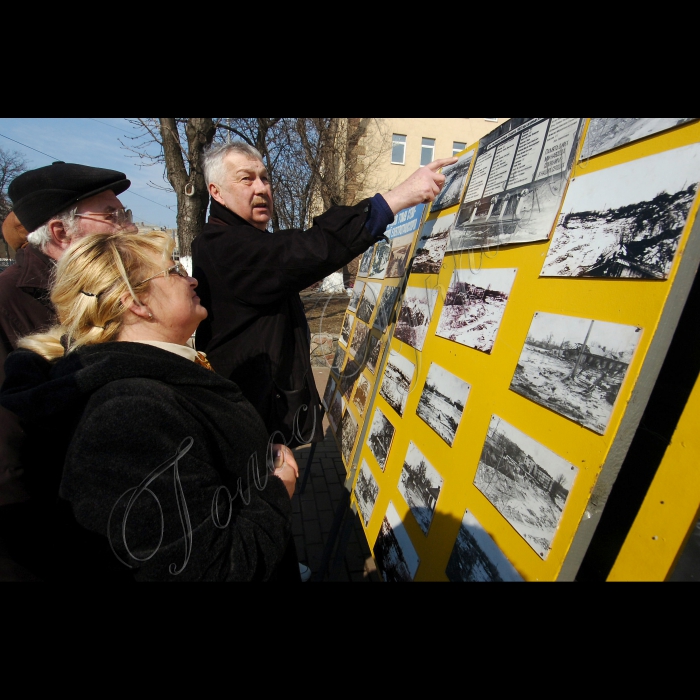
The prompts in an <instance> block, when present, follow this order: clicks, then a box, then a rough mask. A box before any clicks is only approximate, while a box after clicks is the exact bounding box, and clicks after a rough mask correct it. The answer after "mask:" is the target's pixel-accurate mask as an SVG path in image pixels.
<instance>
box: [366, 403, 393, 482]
mask: <svg viewBox="0 0 700 700" xmlns="http://www.w3.org/2000/svg"><path fill="white" fill-rule="evenodd" d="M395 432H396V431H395V428H394V426H393V425H392V424H391V421H390V420H389V419H388V418H387V417H386V416H385V415H384V414H383V413H382V412H381V411H380V410H379V409H378V408H376V409H375V410H374V418H373V419H372V425H371V426H370V428H369V434H368V435H367V447H369V449H370V452H371V453H372V454H373V455H374V458H375V459H376V460H377V464H378V465H379V468H380V469H381V470H382V471H384V469H385V467H386V460H387V458H388V457H389V450H390V449H391V443H392V441H393V440H394V433H395Z"/></svg>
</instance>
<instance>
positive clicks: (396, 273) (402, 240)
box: [385, 232, 415, 278]
mask: <svg viewBox="0 0 700 700" xmlns="http://www.w3.org/2000/svg"><path fill="white" fill-rule="evenodd" d="M414 237H415V232H414V233H409V234H408V235H407V236H401V237H399V238H394V239H393V240H392V241H391V255H390V256H389V264H388V265H387V268H386V275H385V277H386V278H389V277H403V276H404V274H405V273H406V261H407V260H408V255H409V253H410V252H411V246H412V245H413V238H414Z"/></svg>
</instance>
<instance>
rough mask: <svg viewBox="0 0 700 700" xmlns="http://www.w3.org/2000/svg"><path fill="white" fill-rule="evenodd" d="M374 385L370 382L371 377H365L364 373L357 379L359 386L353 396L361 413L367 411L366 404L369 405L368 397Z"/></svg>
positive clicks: (353, 400)
mask: <svg viewBox="0 0 700 700" xmlns="http://www.w3.org/2000/svg"><path fill="white" fill-rule="evenodd" d="M371 389H372V385H371V384H370V383H369V379H367V377H365V375H364V374H361V375H360V378H359V379H358V380H357V388H356V389H355V395H354V396H353V398H352V402H353V403H354V404H355V408H357V411H358V413H359V414H360V415H362V414H363V413H364V412H365V406H366V405H367V399H368V398H369V394H370V391H371Z"/></svg>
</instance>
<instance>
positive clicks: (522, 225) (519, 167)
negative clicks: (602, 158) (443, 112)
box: [450, 117, 583, 251]
mask: <svg viewBox="0 0 700 700" xmlns="http://www.w3.org/2000/svg"><path fill="white" fill-rule="evenodd" d="M582 126H583V120H582V119H580V118H573V117H572V118H568V117H567V118H564V117H561V118H546V119H540V118H537V119H530V120H529V121H527V122H526V123H525V124H522V125H521V126H519V127H517V128H514V129H512V130H511V131H509V132H508V133H507V134H505V135H503V136H500V137H499V136H498V134H497V133H494V134H493V135H491V134H489V135H488V136H485V137H484V138H483V139H482V140H481V141H480V142H479V153H478V155H477V158H476V161H475V163H474V167H473V169H472V174H471V176H470V179H469V184H468V185H467V191H466V192H465V194H464V200H463V202H462V205H461V207H460V209H459V212H458V214H457V221H456V223H455V226H454V228H453V229H452V232H451V234H450V250H451V251H455V250H472V249H483V248H489V247H493V246H499V245H512V244H515V243H530V242H532V241H543V240H546V239H547V238H549V236H550V234H551V232H552V228H553V227H554V224H555V221H556V217H557V213H558V211H559V207H560V205H561V200H562V197H563V196H564V191H565V189H566V185H567V182H568V180H569V174H570V173H571V168H572V167H573V164H574V158H575V155H576V149H577V147H578V143H579V139H580V136H581V130H582Z"/></svg>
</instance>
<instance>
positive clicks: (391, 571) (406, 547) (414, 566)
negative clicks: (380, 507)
mask: <svg viewBox="0 0 700 700" xmlns="http://www.w3.org/2000/svg"><path fill="white" fill-rule="evenodd" d="M374 559H375V561H376V562H377V567H378V569H379V571H380V573H381V574H382V577H383V578H384V580H385V581H386V582H387V583H394V582H398V583H401V582H404V583H408V582H410V581H413V578H414V577H415V575H416V571H417V570H418V565H419V564H420V559H419V558H418V553H417V552H416V549H415V547H414V546H413V543H412V542H411V538H410V537H409V536H408V533H407V532H406V528H405V527H404V524H403V522H401V517H400V516H399V514H398V512H397V510H396V508H395V507H394V504H393V503H392V502H391V501H389V505H388V507H387V509H386V515H385V516H384V519H383V520H382V526H381V528H380V529H379V534H378V535H377V540H376V542H375V543H374Z"/></svg>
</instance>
